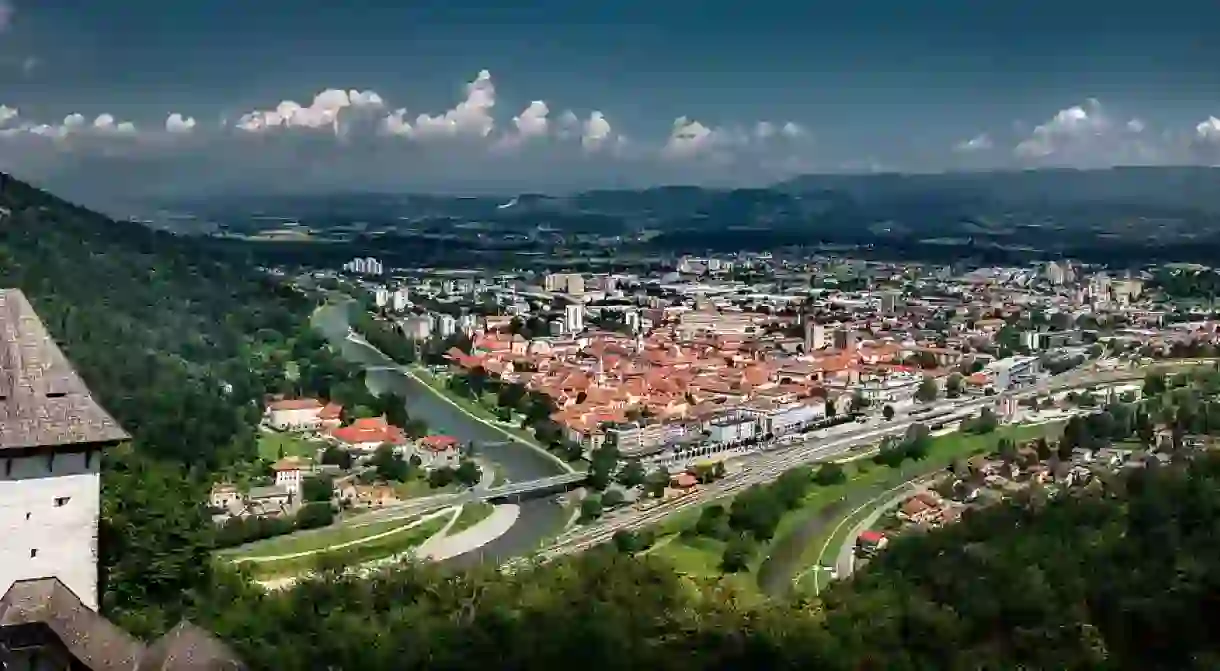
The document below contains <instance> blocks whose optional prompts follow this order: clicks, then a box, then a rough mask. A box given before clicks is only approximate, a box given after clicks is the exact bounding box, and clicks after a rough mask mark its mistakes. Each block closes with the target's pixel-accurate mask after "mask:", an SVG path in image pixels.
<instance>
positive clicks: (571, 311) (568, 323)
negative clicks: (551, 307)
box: [563, 304, 585, 333]
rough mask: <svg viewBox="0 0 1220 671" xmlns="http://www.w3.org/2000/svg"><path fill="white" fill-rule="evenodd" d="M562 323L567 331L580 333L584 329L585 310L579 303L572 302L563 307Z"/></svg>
mask: <svg viewBox="0 0 1220 671" xmlns="http://www.w3.org/2000/svg"><path fill="white" fill-rule="evenodd" d="M563 325H564V328H565V330H567V332H568V333H580V332H581V331H583V330H584V329H585V312H584V308H583V307H582V306H580V305H577V304H573V305H568V306H565V307H564V309H563Z"/></svg>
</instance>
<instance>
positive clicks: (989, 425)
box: [964, 408, 1000, 434]
mask: <svg viewBox="0 0 1220 671" xmlns="http://www.w3.org/2000/svg"><path fill="white" fill-rule="evenodd" d="M999 427H1000V420H999V418H997V417H996V416H995V412H994V411H993V410H992V409H991V408H983V409H982V410H980V411H979V415H978V417H975V418H974V419H971V420H969V421H968V422H967V424H966V426H965V427H964V428H965V430H966V431H969V432H970V433H977V434H985V433H991V432H993V431H995V430H996V429H998V428H999Z"/></svg>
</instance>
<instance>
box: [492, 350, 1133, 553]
mask: <svg viewBox="0 0 1220 671" xmlns="http://www.w3.org/2000/svg"><path fill="white" fill-rule="evenodd" d="M1143 376H1144V369H1134V368H1133V369H1125V370H1112V371H1096V370H1089V369H1087V368H1086V369H1075V370H1071V371H1067V372H1065V373H1062V374H1060V375H1058V376H1053V377H1050V378H1046V379H1044V380H1042V381H1040V382H1038V383H1037V384H1035V385H1034V386H1033V387H1029V388H1024V389H1019V390H1013V391H1007V392H1003V393H1001V394H997V395H995V396H983V397H975V398H964V399H960V400H958V401H956V402H952V403H951V404H950V405H951V407H952V410H953V415H950V416H946V417H942V418H938V421H945V420H946V419H949V418H951V417H957V416H961V417H963V418H965V417H970V416H973V415H974V414H976V413H977V412H978V411H979V410H981V409H982V408H983V407H991V406H994V405H995V404H996V403H998V402H999V400H1000V399H1003V398H1005V397H1016V398H1028V397H1030V396H1039V395H1044V394H1048V393H1051V392H1054V391H1062V390H1064V389H1073V388H1082V387H1088V386H1092V385H1098V384H1106V383H1111V382H1120V381H1130V380H1135V379H1142V378H1143ZM917 422H918V418H914V419H912V418H911V417H910V416H909V415H906V416H904V417H897V416H896V417H895V418H894V420H893V421H890V422H884V421H882V422H879V423H872V422H870V423H869V424H866V425H863V426H859V427H858V428H850V427H835V428H834V429H825V430H822V431H818V432H814V433H813V434H812V435H811V437H810V439H809V440H807V441H806V442H804V443H800V444H797V445H794V446H790V447H785V448H783V449H778V450H774V451H770V452H764V453H761V454H758V455H754V457H753V459H752V460H751V461H749V462H747V466H746V468H745V469H744V470H742V471H739V472H737V473H733V474H731V475H729V476H727V477H725V478H722V479H720V480H718V481H716V482H714V483H712V484H710V485H707V486H705V487H703V488H701V489H700V490H698V491H696V492H695V493H693V494H689V495H687V496H684V497H681V498H679V499H673V500H670V501H666V502H662V503H658V504H657V505H655V506H653V507H651V508H648V509H645V510H630V509H628V510H623V511H618V512H616V513H612V514H610V515H608V516H606V517H605V518H603V519H602V520H599V521H598V522H596V523H594V524H591V525H588V526H585V527H582V528H580V529H577V530H574V531H570V532H568V533H566V534H564V535H562V536H560V537H559V538H558V539H557V541H556V542H555V543H554V544H552V545H551V546H549V547H547V548H544V549H543V550H542V551H540V552H539V553H538V555H537V558H538V559H540V560H541V561H544V562H545V561H551V560H553V559H557V558H559V557H562V556H565V555H569V554H573V553H576V552H582V551H584V550H586V549H589V548H591V547H593V546H596V545H600V544H601V543H605V542H607V541H609V540H610V539H611V538H613V537H614V534H615V533H616V532H618V531H620V530H626V531H634V530H639V529H644V528H647V527H650V526H653V525H655V524H658V523H659V522H661V521H662V520H664V519H665V518H666V517H669V516H670V515H673V514H675V513H678V512H681V511H683V510H688V509H691V508H697V507H699V506H702V505H703V504H705V503H707V502H709V501H713V500H716V499H719V498H723V497H725V496H729V495H732V494H734V493H736V492H739V491H741V490H743V489H746V488H748V487H751V486H753V485H756V484H762V483H765V482H770V481H772V480H774V479H776V478H777V477H779V475H780V474H782V473H783V472H785V471H787V470H790V469H792V468H795V467H797V466H801V465H804V464H809V463H814V462H818V461H826V460H830V459H834V458H835V457H838V456H840V455H843V454H845V453H846V452H849V451H850V450H852V449H854V448H856V447H860V446H864V445H869V444H872V443H875V442H878V441H879V440H881V439H882V438H884V437H886V436H892V435H902V434H904V433H905V432H906V430H907V428H908V427H910V425H912V424H915V423H917ZM835 429H840V430H839V431H835ZM511 563H512V562H510V564H511Z"/></svg>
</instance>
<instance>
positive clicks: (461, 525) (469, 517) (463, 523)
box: [447, 501, 496, 536]
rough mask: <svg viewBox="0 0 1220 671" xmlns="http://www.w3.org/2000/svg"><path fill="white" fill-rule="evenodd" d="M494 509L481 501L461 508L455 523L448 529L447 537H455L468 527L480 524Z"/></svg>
mask: <svg viewBox="0 0 1220 671" xmlns="http://www.w3.org/2000/svg"><path fill="white" fill-rule="evenodd" d="M495 509H496V507H495V506H493V505H491V504H490V503H485V502H483V501H475V502H474V503H467V504H466V505H464V506H462V512H461V513H460V514H459V515H458V518H457V521H456V522H454V523H453V526H452V527H450V528H449V533H448V534H447V535H448V536H453V535H456V534H458V533H460V532H462V531H465V530H466V529H469V528H470V527H472V526H474V525H476V524H478V523H479V522H482V521H483V520H485V519H487V518H488V516H490V515H491V512H492V511H493V510H495Z"/></svg>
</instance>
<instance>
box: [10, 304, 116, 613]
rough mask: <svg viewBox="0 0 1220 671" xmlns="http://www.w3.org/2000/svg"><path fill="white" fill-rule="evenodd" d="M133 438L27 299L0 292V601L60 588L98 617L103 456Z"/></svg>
mask: <svg viewBox="0 0 1220 671" xmlns="http://www.w3.org/2000/svg"><path fill="white" fill-rule="evenodd" d="M127 438H128V436H127V433H126V432H124V431H123V429H122V428H121V427H120V426H119V425H118V423H116V422H115V421H114V419H112V418H111V417H110V415H109V414H107V413H106V411H105V410H103V409H102V408H101V406H99V405H98V404H97V403H96V402H94V400H93V398H92V397H91V396H90V394H89V390H88V389H87V388H86V387H85V384H84V383H83V382H82V381H81V379H80V378H79V377H78V376H77V375H76V372H75V371H74V370H73V369H72V366H71V365H70V364H69V363H68V360H67V359H66V358H65V357H64V355H63V353H62V352H60V351H59V348H58V347H56V346H55V343H54V342H53V341H52V340H51V337H50V336H49V335H48V334H47V332H46V329H45V328H44V327H43V325H42V322H41V321H40V320H39V319H38V316H37V315H36V314H35V313H34V309H33V308H32V307H31V306H30V303H29V302H28V301H27V300H26V298H25V296H24V295H23V294H22V293H21V292H20V291H17V290H15V289H5V290H0V594H3V593H4V592H6V591H8V589H9V587H10V586H12V585H13V583H15V582H17V581H21V580H30V579H38V578H56V579H58V580H59V581H60V582H61V583H63V584H64V585H66V586H67V587H68V589H70V590H72V592H75V593H76V595H77V596H78V597H80V600H81V602H82V603H83V604H84V605H86V606H88V607H89V608H91V609H94V610H96V609H97V604H98V597H97V531H98V518H99V516H100V511H101V496H100V491H101V480H100V473H101V462H102V451H103V450H105V449H107V448H109V447H112V446H114V445H116V444H117V443H119V442H121V441H124V440H126V439H127Z"/></svg>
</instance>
